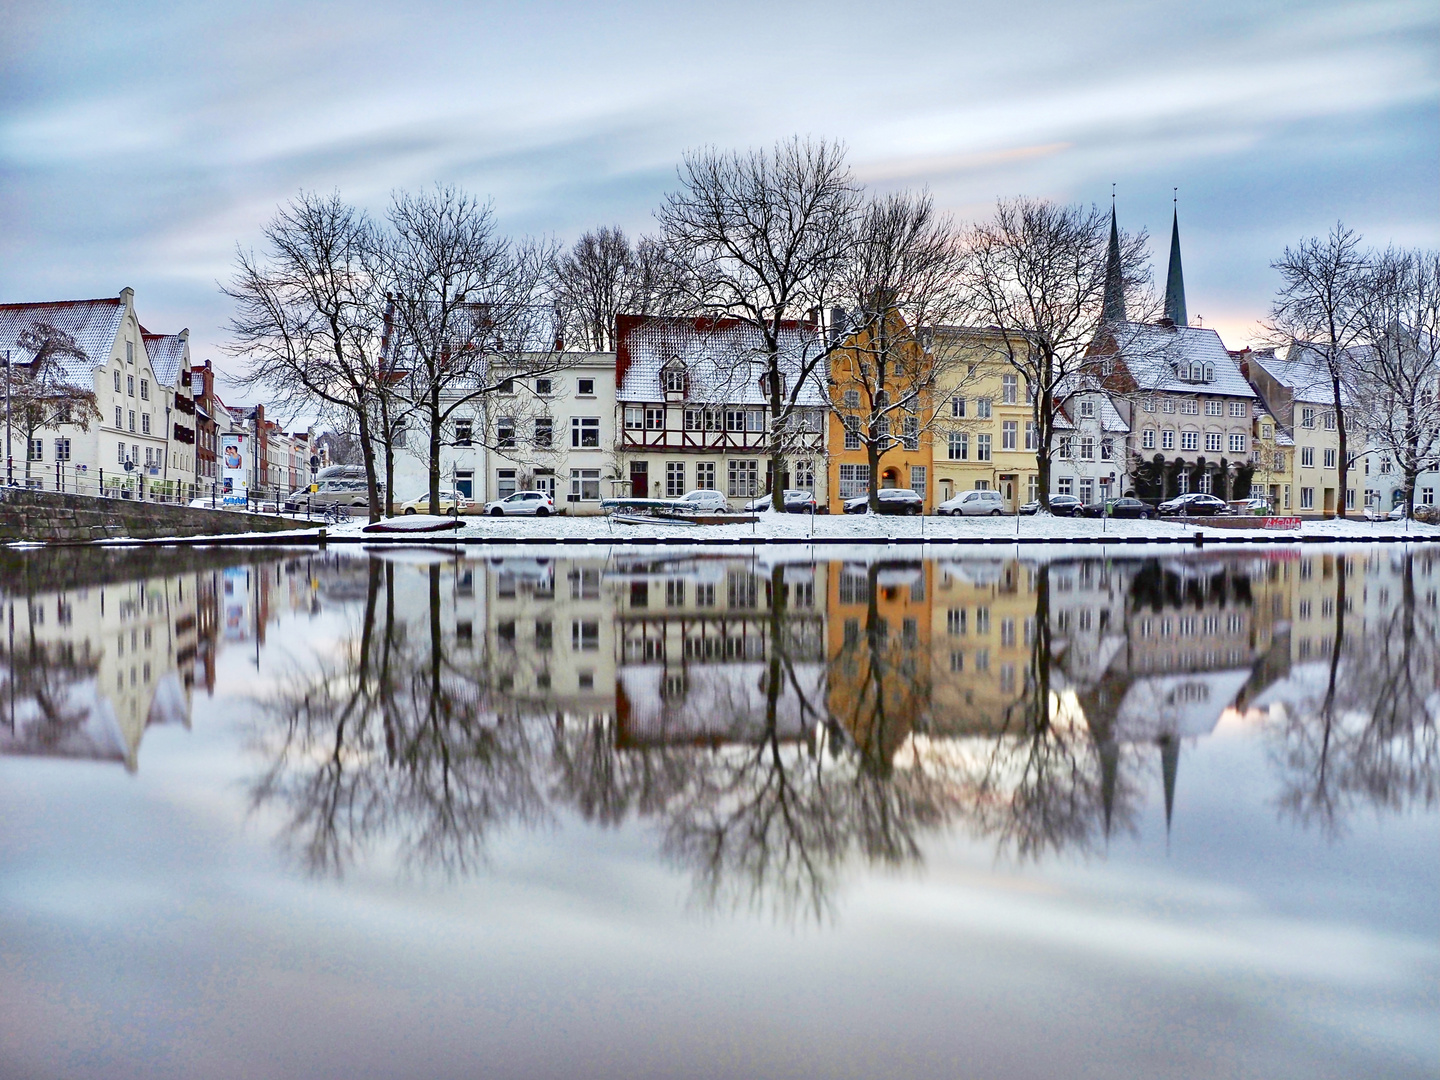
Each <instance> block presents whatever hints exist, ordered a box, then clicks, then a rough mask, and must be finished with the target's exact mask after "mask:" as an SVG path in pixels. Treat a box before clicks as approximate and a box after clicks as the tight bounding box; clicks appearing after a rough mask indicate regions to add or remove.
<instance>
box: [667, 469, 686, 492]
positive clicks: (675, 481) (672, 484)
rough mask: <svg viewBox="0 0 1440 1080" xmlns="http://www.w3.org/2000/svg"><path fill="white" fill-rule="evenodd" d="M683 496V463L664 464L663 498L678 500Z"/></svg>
mask: <svg viewBox="0 0 1440 1080" xmlns="http://www.w3.org/2000/svg"><path fill="white" fill-rule="evenodd" d="M684 494H685V463H684V462H683V461H667V462H666V463H665V497H666V498H667V499H678V498H680V496H681V495H684Z"/></svg>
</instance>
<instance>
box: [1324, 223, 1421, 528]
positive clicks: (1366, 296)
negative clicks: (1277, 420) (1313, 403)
mask: <svg viewBox="0 0 1440 1080" xmlns="http://www.w3.org/2000/svg"><path fill="white" fill-rule="evenodd" d="M1359 306H1360V316H1359V320H1358V321H1360V322H1361V323H1362V325H1363V326H1364V337H1365V338H1366V339H1367V341H1368V345H1367V346H1366V347H1364V348H1361V349H1355V350H1352V352H1351V353H1350V357H1351V359H1352V363H1353V359H1354V357H1356V356H1358V357H1359V358H1360V360H1359V364H1358V365H1356V370H1355V371H1354V373H1353V375H1351V376H1348V377H1352V378H1355V380H1356V383H1357V391H1356V396H1357V398H1358V400H1359V402H1360V404H1361V410H1362V412H1363V414H1364V418H1365V428H1366V431H1367V433H1368V435H1369V443H1370V447H1371V449H1372V450H1374V451H1378V452H1379V453H1381V454H1382V455H1384V457H1385V458H1386V459H1389V458H1393V459H1394V461H1395V464H1396V466H1397V467H1398V468H1399V470H1400V472H1401V474H1402V475H1403V476H1404V477H1405V512H1406V514H1407V515H1409V516H1414V513H1415V480H1416V477H1418V476H1419V475H1420V474H1421V473H1422V472H1425V471H1427V470H1430V469H1434V468H1436V467H1437V464H1440V254H1437V253H1436V252H1433V251H1427V252H1418V251H1403V250H1394V249H1391V250H1389V251H1386V252H1384V253H1383V254H1381V255H1379V256H1376V257H1375V258H1374V259H1373V260H1372V262H1371V265H1370V269H1369V272H1368V273H1367V274H1366V275H1365V285H1364V292H1363V298H1362V300H1361V303H1360V305H1359ZM1342 438H1343V435H1342ZM1342 445H1343V444H1342ZM1341 458H1342V459H1343V458H1344V451H1343V450H1342V451H1341Z"/></svg>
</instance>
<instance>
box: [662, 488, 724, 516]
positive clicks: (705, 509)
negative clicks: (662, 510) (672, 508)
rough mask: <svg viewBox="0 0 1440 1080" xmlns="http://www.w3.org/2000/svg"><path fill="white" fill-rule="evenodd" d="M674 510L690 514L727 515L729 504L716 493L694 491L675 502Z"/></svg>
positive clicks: (688, 492)
mask: <svg viewBox="0 0 1440 1080" xmlns="http://www.w3.org/2000/svg"><path fill="white" fill-rule="evenodd" d="M675 504H676V508H677V509H680V510H684V511H686V512H687V513H692V514H728V513H729V512H730V504H729V503H728V502H726V501H725V496H724V495H722V494H720V492H718V491H705V490H700V489H696V490H695V491H687V492H686V493H685V494H684V495H683V496H682V497H681V498H679V499H676V500H675Z"/></svg>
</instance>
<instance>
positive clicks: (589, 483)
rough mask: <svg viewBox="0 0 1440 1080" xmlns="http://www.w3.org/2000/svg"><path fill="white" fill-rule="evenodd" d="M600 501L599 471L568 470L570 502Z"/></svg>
mask: <svg viewBox="0 0 1440 1080" xmlns="http://www.w3.org/2000/svg"><path fill="white" fill-rule="evenodd" d="M599 499H600V470H599V469H571V470H570V499H569V501H570V502H572V503H573V502H597V501H599Z"/></svg>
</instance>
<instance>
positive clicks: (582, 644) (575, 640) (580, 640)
mask: <svg viewBox="0 0 1440 1080" xmlns="http://www.w3.org/2000/svg"><path fill="white" fill-rule="evenodd" d="M570 648H571V649H572V650H574V651H575V652H596V651H597V650H598V649H599V648H600V623H599V622H598V621H593V622H592V621H591V620H588V619H575V620H573V621H572V622H571V623H570Z"/></svg>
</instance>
